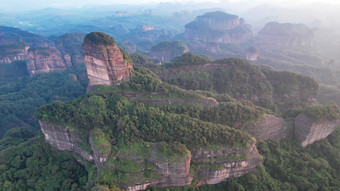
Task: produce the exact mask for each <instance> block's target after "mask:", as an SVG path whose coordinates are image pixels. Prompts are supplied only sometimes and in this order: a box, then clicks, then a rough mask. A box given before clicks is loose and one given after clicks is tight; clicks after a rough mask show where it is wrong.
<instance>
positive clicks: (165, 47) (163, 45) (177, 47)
mask: <svg viewBox="0 0 340 191" xmlns="http://www.w3.org/2000/svg"><path fill="white" fill-rule="evenodd" d="M188 49H189V48H188V46H187V45H186V44H185V43H184V42H182V41H179V40H174V41H164V42H160V43H158V44H156V45H155V46H153V47H152V48H151V51H153V52H157V51H169V50H173V51H178V52H184V51H185V50H188Z"/></svg>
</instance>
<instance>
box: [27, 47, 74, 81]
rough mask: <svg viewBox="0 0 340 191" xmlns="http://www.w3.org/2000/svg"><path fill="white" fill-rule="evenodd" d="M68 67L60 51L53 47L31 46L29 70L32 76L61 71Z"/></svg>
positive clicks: (28, 62) (28, 59)
mask: <svg viewBox="0 0 340 191" xmlns="http://www.w3.org/2000/svg"><path fill="white" fill-rule="evenodd" d="M66 69H67V65H66V64H65V62H64V59H63V58H62V56H61V54H60V52H59V51H58V50H57V49H56V48H53V47H43V48H30V49H29V50H28V56H27V71H28V73H29V75H30V76H31V77H32V76H34V75H36V74H39V73H49V72H60V71H64V70H66Z"/></svg>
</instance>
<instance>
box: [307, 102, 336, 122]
mask: <svg viewBox="0 0 340 191" xmlns="http://www.w3.org/2000/svg"><path fill="white" fill-rule="evenodd" d="M303 113H304V114H306V115H307V116H309V117H312V118H314V119H315V120H316V121H318V122H320V121H325V120H335V119H340V108H339V107H338V106H337V105H336V104H331V105H313V106H309V107H306V108H305V109H304V110H303Z"/></svg>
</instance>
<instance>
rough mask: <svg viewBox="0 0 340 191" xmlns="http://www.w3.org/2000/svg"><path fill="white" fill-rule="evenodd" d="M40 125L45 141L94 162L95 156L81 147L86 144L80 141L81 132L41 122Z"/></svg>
mask: <svg viewBox="0 0 340 191" xmlns="http://www.w3.org/2000/svg"><path fill="white" fill-rule="evenodd" d="M39 124H40V128H41V131H42V133H43V134H44V135H45V140H46V141H47V142H48V143H49V144H50V145H52V146H53V147H55V148H56V149H58V150H61V151H71V152H75V153H77V154H79V155H80V156H82V157H83V158H85V159H86V160H89V161H92V160H93V156H92V155H91V154H90V153H88V152H86V151H85V150H84V149H82V148H81V147H80V146H81V145H83V144H84V142H83V141H81V140H80V139H79V132H77V131H75V130H74V129H70V128H66V127H60V126H55V125H51V124H48V123H46V122H44V121H40V120H39Z"/></svg>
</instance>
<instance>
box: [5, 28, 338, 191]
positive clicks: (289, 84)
mask: <svg viewBox="0 0 340 191" xmlns="http://www.w3.org/2000/svg"><path fill="white" fill-rule="evenodd" d="M95 34H98V33H95ZM92 35H94V34H92ZM32 38H36V37H35V36H32ZM65 38H66V39H67V38H68V37H65ZM70 38H71V37H70ZM86 39H87V40H88V41H90V42H92V43H95V44H96V43H100V44H106V45H112V44H114V43H115V42H114V41H112V40H113V39H111V38H108V37H107V36H105V35H102V36H101V39H102V41H100V42H97V41H95V42H94V41H93V39H98V36H95V37H91V36H87V37H86ZM59 43H61V44H63V43H65V42H63V41H62V40H61V39H59ZM66 48H67V49H70V50H71V49H73V45H72V44H71V45H70V46H67V47H66ZM74 54H79V52H77V51H76V50H75V52H74ZM131 57H132V58H131V60H129V62H132V61H133V62H137V63H138V64H140V65H144V66H145V65H150V66H151V68H152V67H155V66H154V65H153V63H154V62H155V60H153V59H150V58H148V57H146V56H145V55H140V54H134V55H132V56H131ZM124 58H125V59H130V57H129V55H128V54H127V53H126V52H124ZM207 63H212V64H216V65H223V64H225V65H228V67H229V68H232V70H216V71H214V72H212V73H209V72H206V71H203V70H199V69H195V70H190V71H179V72H178V73H179V74H180V75H177V76H176V75H175V76H174V77H173V78H171V79H167V80H165V82H163V81H162V80H161V79H159V78H158V77H157V75H156V74H154V73H153V72H151V71H150V70H148V69H146V68H143V67H140V66H139V67H135V68H134V74H133V76H132V77H131V78H130V79H129V80H127V81H124V82H122V83H121V85H120V86H116V87H104V86H98V87H97V89H96V91H95V92H93V93H88V94H86V95H84V94H85V89H86V86H87V80H86V75H84V72H85V71H84V68H74V70H73V71H66V72H62V73H56V74H39V75H37V76H35V77H33V78H29V77H28V74H27V70H26V66H25V63H24V62H14V63H11V64H6V65H0V171H1V173H0V191H21V190H29V191H31V190H32V191H33V190H38V191H40V190H41V191H43V190H46V191H54V190H55V191H57V190H74V191H76V190H77V191H78V190H91V188H92V187H93V186H94V185H96V184H98V183H101V184H107V186H109V187H110V190H113V191H119V188H117V187H116V186H115V185H113V184H110V183H108V181H106V180H107V179H105V178H106V177H100V175H97V174H96V173H97V172H96V169H94V166H93V165H91V164H89V163H86V162H85V163H83V164H81V163H79V162H78V161H77V159H79V158H77V156H75V155H74V154H72V153H69V152H59V151H57V150H56V149H54V148H53V147H51V146H50V145H49V144H47V143H46V142H45V140H44V138H43V135H42V134H41V133H40V132H39V130H38V129H39V126H38V124H37V119H42V120H44V121H48V122H50V123H52V124H60V125H65V124H66V125H67V126H69V127H70V128H73V129H75V130H80V131H82V132H85V133H84V137H80V138H81V139H83V140H85V139H86V138H88V137H87V136H88V132H89V131H90V130H93V129H100V131H97V132H96V131H95V133H97V134H98V136H103V137H105V141H108V142H109V143H110V144H111V145H113V148H112V149H113V151H114V152H115V151H117V150H119V149H120V148H122V147H124V146H125V145H130V144H132V145H133V143H140V144H143V142H159V141H166V142H167V143H171V144H172V145H174V146H173V147H174V148H175V149H178V150H181V148H180V147H179V146H178V145H179V144H177V143H178V142H180V143H183V144H186V146H187V147H188V148H190V147H193V146H195V145H199V144H208V145H209V144H211V145H214V144H220V143H222V142H223V143H224V144H227V145H228V146H230V147H233V148H236V147H237V148H240V149H242V146H244V145H246V144H247V143H248V141H249V140H251V139H252V138H251V137H250V136H249V135H248V134H247V133H245V132H242V131H239V130H236V129H233V128H231V127H233V126H235V125H240V124H239V123H240V122H241V123H247V122H252V121H254V120H256V119H258V118H259V117H262V116H263V115H264V114H265V113H272V114H276V115H279V116H280V114H281V113H280V112H278V111H280V110H279V109H280V108H281V107H283V105H279V104H278V103H279V102H278V100H275V98H276V97H275V96H274V97H268V98H267V100H266V101H268V102H266V103H256V104H257V105H254V104H253V103H252V102H250V101H237V100H235V99H234V98H232V97H235V98H240V97H241V98H242V97H244V96H245V95H250V94H251V95H253V94H255V95H259V96H264V95H272V94H274V95H280V94H282V92H293V93H294V92H299V93H301V94H313V93H315V91H317V90H318V88H319V87H318V84H317V83H316V82H315V81H314V80H313V79H311V78H306V77H303V76H301V75H296V74H293V73H289V72H275V71H273V70H271V69H268V68H263V67H257V66H253V65H250V64H248V63H247V62H245V61H244V60H240V59H223V60H217V61H213V62H212V61H211V60H210V58H209V57H206V56H195V55H193V54H192V53H186V54H184V55H182V56H180V57H177V58H175V59H174V60H173V61H172V62H170V63H167V65H166V66H165V67H163V66H162V67H161V68H162V69H161V70H159V71H160V72H164V70H166V69H169V68H170V69H176V68H180V67H192V66H201V65H204V64H207ZM156 68H157V67H156ZM8 71H15V72H12V73H9V72H8ZM159 71H157V70H155V73H157V72H159ZM157 74H159V73H157ZM75 79H76V80H75ZM273 80H274V81H278V82H279V83H277V84H276V85H277V86H273V85H272V84H271V83H270V82H271V81H273ZM241 84H243V85H241ZM296 84H301V86H300V87H297V86H296ZM177 85H178V86H180V87H181V88H180V87H178V86H177ZM182 88H183V89H182ZM130 94H131V95H138V94H140V95H138V96H140V97H141V98H142V99H148V100H151V101H152V99H185V98H188V97H189V98H190V99H192V100H200V99H205V98H206V97H213V98H215V99H216V100H217V101H218V102H219V103H220V104H219V106H217V107H207V106H204V105H202V104H197V103H191V104H174V105H154V104H150V103H142V102H139V101H138V100H137V99H136V100H134V99H133V96H132V98H131V96H130V97H129V96H126V97H125V96H124V95H130ZM231 96H232V97H231ZM51 103H52V104H51ZM46 104H49V105H46ZM43 105H44V106H43ZM301 105H303V106H304V104H301ZM261 106H263V107H266V108H263V107H261ZM285 107H287V106H285ZM38 108H39V109H38ZM287 110H288V111H286V112H282V113H283V115H282V117H284V118H287V119H289V118H293V117H295V116H296V115H298V114H299V113H301V112H304V113H306V114H307V115H309V116H311V117H313V118H316V119H317V120H318V121H322V120H325V119H328V120H330V119H335V118H338V117H339V107H337V106H335V105H327V106H319V105H316V106H309V107H305V108H304V109H302V108H301V107H299V108H287ZM34 113H35V115H34ZM339 145H340V130H339V129H338V130H337V131H335V132H334V133H333V134H331V135H330V136H329V137H328V138H327V139H325V140H322V141H319V142H316V143H314V144H312V145H310V146H308V147H306V148H302V147H301V146H300V145H299V144H298V143H296V142H294V141H292V140H290V139H287V140H284V141H281V142H273V141H260V142H258V143H257V148H258V150H259V152H260V154H261V155H262V156H263V158H264V160H263V164H261V165H260V166H259V167H258V168H257V170H256V171H255V172H253V173H250V174H247V175H245V176H243V177H240V178H234V179H229V180H227V181H226V182H223V183H220V184H217V185H203V186H200V187H196V186H195V185H190V186H186V187H181V188H149V189H148V190H150V191H151V190H152V191H156V190H178V191H180V190H191V191H194V190H196V191H208V190H240V191H242V190H249V191H252V190H259V191H260V190H294V191H295V190H340V189H339V188H340V174H339V172H340V169H339V168H340V160H339V159H340V146H339ZM176 146H178V148H176ZM86 147H89V144H84V149H89V148H86ZM166 154H169V153H166ZM83 162H84V161H83ZM119 165H120V168H125V169H129V168H133V166H131V164H128V163H122V164H119Z"/></svg>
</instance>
